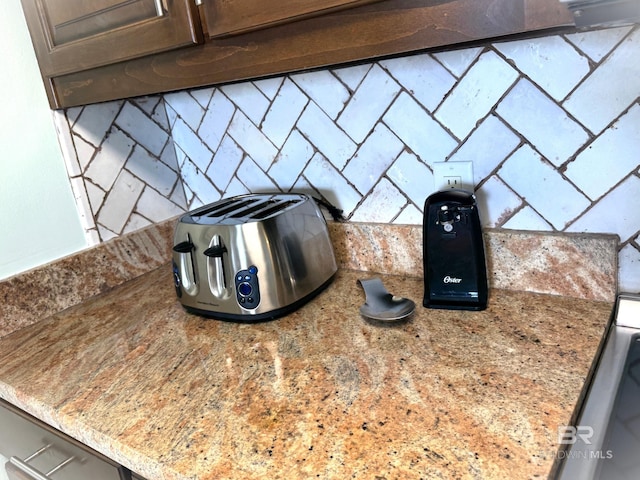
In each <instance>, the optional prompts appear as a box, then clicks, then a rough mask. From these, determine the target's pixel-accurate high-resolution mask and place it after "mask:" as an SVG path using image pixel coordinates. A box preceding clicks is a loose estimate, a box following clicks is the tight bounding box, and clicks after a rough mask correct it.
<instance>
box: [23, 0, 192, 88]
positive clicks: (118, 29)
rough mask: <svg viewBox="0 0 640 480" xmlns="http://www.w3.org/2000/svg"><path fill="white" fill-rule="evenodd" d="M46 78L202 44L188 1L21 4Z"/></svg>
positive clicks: (32, 0)
mask: <svg viewBox="0 0 640 480" xmlns="http://www.w3.org/2000/svg"><path fill="white" fill-rule="evenodd" d="M22 8H23V9H24V13H25V17H26V19H27V24H28V26H29V30H30V32H31V38H32V40H33V43H34V48H35V50H36V55H37V57H38V63H39V65H40V70H41V72H42V74H43V76H44V77H54V76H57V75H63V74H66V73H72V72H78V71H82V70H86V69H90V68H94V67H99V66H102V65H108V64H112V63H116V62H120V61H123V60H129V59H132V58H136V57H141V56H144V55H149V54H153V53H158V52H162V51H166V50H171V49H174V48H178V47H182V46H186V45H193V44H195V43H199V42H201V40H202V38H201V37H202V35H201V28H200V21H199V17H198V13H197V10H196V7H195V5H194V4H193V1H192V0H22Z"/></svg>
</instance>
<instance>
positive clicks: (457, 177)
mask: <svg viewBox="0 0 640 480" xmlns="http://www.w3.org/2000/svg"><path fill="white" fill-rule="evenodd" d="M433 183H434V188H435V191H436V192H438V191H440V190H447V189H452V188H457V189H461V190H468V191H470V192H473V187H474V185H473V163H471V162H436V163H434V164H433Z"/></svg>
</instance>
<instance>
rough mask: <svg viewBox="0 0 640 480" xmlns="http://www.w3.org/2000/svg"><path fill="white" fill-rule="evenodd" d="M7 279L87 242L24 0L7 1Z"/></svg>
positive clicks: (2, 170) (3, 94) (1, 100)
mask: <svg viewBox="0 0 640 480" xmlns="http://www.w3.org/2000/svg"><path fill="white" fill-rule="evenodd" d="M0 45H2V50H0V64H1V65H2V73H1V74H0V105H1V108H2V114H1V115H0V148H1V153H0V278H5V277H8V276H11V275H13V274H15V273H19V272H22V271H25V270H28V269H30V268H32V267H35V266H37V265H41V264H44V263H47V262H49V261H51V260H54V259H56V258H60V257H62V256H65V255H68V254H71V253H73V252H76V251H78V250H81V249H83V248H84V247H86V241H85V237H84V233H83V230H82V228H81V225H80V220H79V216H78V212H77V210H76V206H75V202H74V200H73V196H72V193H71V188H70V185H69V179H68V176H67V173H66V170H65V166H64V159H63V157H62V153H61V150H60V146H59V144H58V140H57V135H56V130H55V127H54V123H53V117H52V112H51V110H50V109H49V105H48V102H47V98H46V94H45V91H44V87H43V85H42V80H41V79H40V76H39V73H38V67H37V63H36V59H35V54H34V52H33V47H32V45H31V40H30V38H29V34H28V31H27V26H26V23H25V20H24V17H23V15H22V8H21V6H20V1H19V0H5V1H3V2H2V3H1V4H0Z"/></svg>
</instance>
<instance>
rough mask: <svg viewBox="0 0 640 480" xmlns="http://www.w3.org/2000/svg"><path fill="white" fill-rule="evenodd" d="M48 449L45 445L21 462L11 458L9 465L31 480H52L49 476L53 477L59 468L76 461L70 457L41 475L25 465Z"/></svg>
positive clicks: (18, 459) (48, 446) (16, 458)
mask: <svg viewBox="0 0 640 480" xmlns="http://www.w3.org/2000/svg"><path fill="white" fill-rule="evenodd" d="M50 447H51V445H45V446H44V447H42V448H41V449H40V450H38V451H37V452H35V453H34V454H32V455H30V456H29V457H27V458H26V459H25V460H22V459H20V458H18V457H15V456H13V457H11V458H9V463H10V464H11V465H13V466H14V467H16V468H17V469H18V470H20V471H21V472H22V473H24V474H25V475H26V476H28V477H29V478H32V479H33V480H52V479H51V477H49V475H53V474H54V473H55V472H57V471H58V470H60V469H61V468H64V467H65V466H67V465H68V464H69V463H71V462H73V461H74V460H75V459H76V457H73V456H71V457H69V458H67V459H66V460H63V461H62V462H60V463H59V464H58V465H56V466H55V467H53V468H52V469H51V470H49V471H48V472H47V473H42V472H40V471H39V470H37V469H36V468H34V467H32V466H31V465H29V464H28V463H27V462H29V461H30V460H32V459H33V458H35V457H37V456H38V455H40V454H41V453H42V452H44V451H46V450H48V449H49V448H50Z"/></svg>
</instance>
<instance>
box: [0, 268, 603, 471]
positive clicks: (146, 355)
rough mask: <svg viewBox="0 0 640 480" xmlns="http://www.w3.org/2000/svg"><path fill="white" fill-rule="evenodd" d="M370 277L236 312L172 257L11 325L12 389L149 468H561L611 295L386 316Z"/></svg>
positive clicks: (8, 383) (18, 399)
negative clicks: (305, 300)
mask: <svg viewBox="0 0 640 480" xmlns="http://www.w3.org/2000/svg"><path fill="white" fill-rule="evenodd" d="M369 276H370V274H367V273H364V272H357V271H348V270H341V271H339V272H338V275H337V277H336V278H335V280H334V282H333V283H332V285H330V287H329V288H328V289H327V290H325V291H324V292H322V293H321V294H320V295H319V296H318V297H317V298H316V299H314V300H313V301H312V302H311V303H309V304H307V305H305V306H304V307H303V308H301V309H300V310H298V311H296V312H294V313H292V314H290V315H288V316H286V317H284V318H281V319H279V320H276V321H271V322H266V323H259V324H237V323H227V322H220V321H216V320H206V319H202V318H200V317H197V316H193V315H189V314H187V313H186V312H185V311H184V310H183V309H182V307H181V306H180V304H179V303H178V302H177V300H176V298H175V295H174V290H173V286H172V282H171V270H170V267H169V266H168V265H165V266H162V267H160V268H159V269H157V270H154V271H151V272H149V273H148V274H145V275H143V276H141V277H139V278H137V279H134V280H131V281H129V282H127V283H125V284H123V285H121V286H120V287H117V288H115V289H113V290H111V291H110V292H107V293H104V294H101V295H99V296H98V297H96V298H94V299H92V300H91V301H87V302H84V303H83V304H81V305H78V306H75V307H72V308H70V309H67V310H65V311H64V312H61V313H59V314H56V315H54V316H52V317H51V318H49V319H47V320H44V321H42V322H39V323H37V324H34V325H31V326H28V327H25V328H23V329H21V330H19V331H16V332H14V333H13V334H11V335H8V336H6V337H4V338H2V339H0V396H1V397H2V398H4V399H6V400H8V401H9V402H11V403H13V404H15V405H17V406H18V407H20V408H22V409H24V410H26V411H27V412H29V413H31V414H33V415H35V416H36V417H38V418H40V419H43V420H44V421H46V422H47V423H49V424H51V425H53V426H55V427H57V428H59V429H60V430H62V431H64V432H66V433H68V434H69V435H71V436H73V437H75V438H77V439H78V440H80V441H82V442H84V443H85V444H87V445H89V446H91V447H93V448H95V449H96V450H98V451H100V452H102V453H104V454H105V455H107V456H109V457H111V458H113V459H114V460H116V461H117V462H120V463H122V464H124V465H125V466H127V467H129V468H131V469H132V470H134V471H137V472H138V473H140V474H142V475H143V476H145V477H147V478H148V479H150V480H155V479H194V480H195V479H198V480H213V479H221V478H224V479H228V478H237V479H250V478H251V479H253V478H255V479H265V478H269V479H291V478H332V479H344V478H362V479H373V478H386V479H392V478H429V479H431V478H460V479H466V478H475V479H477V478H482V479H494V478H495V479H501V480H502V479H505V478H518V479H521V478H544V477H546V476H547V474H548V472H549V469H550V468H551V466H552V464H553V458H554V454H555V451H556V449H557V443H556V441H557V440H556V436H557V427H558V426H559V425H565V424H567V423H568V422H569V419H570V416H571V414H572V411H573V409H574V406H575V404H576V401H577V400H578V398H579V396H580V392H581V389H582V385H583V382H584V380H585V377H586V376H587V374H588V372H589V369H590V366H591V363H592V360H593V358H594V355H595V353H596V351H597V348H598V344H599V342H600V339H601V336H602V334H603V331H604V327H605V325H606V323H607V321H608V318H609V315H610V312H611V308H612V303H610V302H597V301H590V300H579V299H575V298H569V297H560V296H551V295H541V294H534V293H522V292H513V291H505V290H491V292H490V298H489V308H488V309H487V310H485V311H483V312H467V311H447V310H428V309H425V308H422V307H420V306H419V307H418V308H417V310H416V312H415V314H414V316H413V317H411V318H410V319H409V320H408V321H406V322H404V323H398V324H390V325H381V324H372V323H368V322H367V321H365V320H364V319H363V318H361V317H360V315H359V314H358V308H359V307H360V305H361V304H362V302H363V301H364V294H363V292H362V290H361V288H360V287H359V286H358V285H357V282H356V280H357V279H358V278H368V277H369ZM382 278H383V281H384V283H385V285H386V287H387V288H388V289H389V291H391V292H392V293H394V294H396V295H399V296H405V297H409V298H412V299H414V300H415V301H416V303H418V304H419V303H420V297H421V295H422V283H421V281H420V279H418V278H411V277H407V276H383V277H382Z"/></svg>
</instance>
